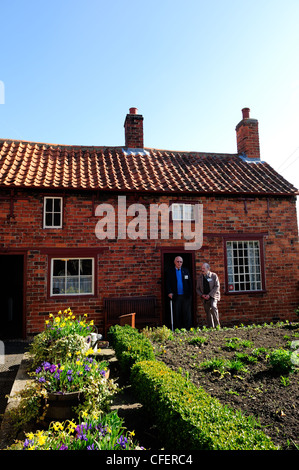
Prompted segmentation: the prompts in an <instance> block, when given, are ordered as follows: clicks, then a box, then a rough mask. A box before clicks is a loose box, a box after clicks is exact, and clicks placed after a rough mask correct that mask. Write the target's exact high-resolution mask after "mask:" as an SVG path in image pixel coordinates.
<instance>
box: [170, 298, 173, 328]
mask: <svg viewBox="0 0 299 470" xmlns="http://www.w3.org/2000/svg"><path fill="white" fill-rule="evenodd" d="M170 318H171V331H173V310H172V299H170Z"/></svg>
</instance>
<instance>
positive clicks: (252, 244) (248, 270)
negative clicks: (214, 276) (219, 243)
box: [226, 240, 263, 292]
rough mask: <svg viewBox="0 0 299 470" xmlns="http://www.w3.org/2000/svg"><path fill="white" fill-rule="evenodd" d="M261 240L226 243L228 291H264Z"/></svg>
mask: <svg viewBox="0 0 299 470" xmlns="http://www.w3.org/2000/svg"><path fill="white" fill-rule="evenodd" d="M260 248H261V246H260V241H259V240H249V241H248V240H235V241H227V242H226V257H227V281H228V286H227V287H228V291H230V292H243V291H261V290H263V280H262V264H261V261H262V260H261V250H260Z"/></svg>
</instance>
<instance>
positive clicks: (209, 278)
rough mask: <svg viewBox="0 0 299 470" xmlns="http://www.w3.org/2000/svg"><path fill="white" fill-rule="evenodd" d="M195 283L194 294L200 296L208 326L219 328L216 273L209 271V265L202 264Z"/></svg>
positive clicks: (218, 295) (217, 280) (218, 298)
mask: <svg viewBox="0 0 299 470" xmlns="http://www.w3.org/2000/svg"><path fill="white" fill-rule="evenodd" d="M201 272H202V273H201V274H200V276H199V278H198V281H197V286H196V292H197V293H198V295H200V297H201V299H202V301H203V306H204V309H205V312H206V315H207V322H208V326H209V327H212V328H215V327H216V326H220V322H219V312H218V306H217V302H218V300H220V282H219V278H218V276H217V274H216V273H213V272H211V271H210V265H209V264H208V263H203V265H202V267H201Z"/></svg>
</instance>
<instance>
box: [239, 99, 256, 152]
mask: <svg viewBox="0 0 299 470" xmlns="http://www.w3.org/2000/svg"><path fill="white" fill-rule="evenodd" d="M249 113H250V109H249V108H243V109H242V114H243V119H242V121H240V122H239V124H238V125H237V127H236V132H237V151H238V154H239V155H242V154H245V155H246V156H247V158H254V159H257V158H258V159H260V144H259V129H258V121H257V119H250V114H249Z"/></svg>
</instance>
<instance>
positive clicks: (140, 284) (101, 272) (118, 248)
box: [0, 190, 299, 335]
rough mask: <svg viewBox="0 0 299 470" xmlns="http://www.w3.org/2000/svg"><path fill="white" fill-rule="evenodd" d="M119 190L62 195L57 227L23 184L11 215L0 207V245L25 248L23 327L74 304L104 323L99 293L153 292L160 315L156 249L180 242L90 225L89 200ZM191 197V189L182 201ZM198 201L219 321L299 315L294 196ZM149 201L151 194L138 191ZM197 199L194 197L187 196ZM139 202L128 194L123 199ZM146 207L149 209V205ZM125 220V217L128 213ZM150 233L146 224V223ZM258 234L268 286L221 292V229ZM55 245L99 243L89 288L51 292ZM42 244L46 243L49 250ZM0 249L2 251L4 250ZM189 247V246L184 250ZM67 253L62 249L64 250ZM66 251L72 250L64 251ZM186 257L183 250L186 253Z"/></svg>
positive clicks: (198, 320) (77, 248) (200, 319)
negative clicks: (100, 233) (78, 292)
mask: <svg viewBox="0 0 299 470" xmlns="http://www.w3.org/2000/svg"><path fill="white" fill-rule="evenodd" d="M117 196H118V195H117V194H114V195H110V196H108V195H107V196H106V197H105V196H104V195H102V196H101V199H100V200H97V199H96V200H95V201H92V197H91V195H89V194H86V195H84V194H82V193H81V194H80V193H76V192H72V193H67V194H66V195H65V196H64V216H63V228H62V229H43V194H42V193H39V192H35V191H33V190H30V191H22V192H21V191H20V192H18V193H17V194H16V196H15V202H14V217H13V218H8V217H7V216H8V214H9V205H8V204H3V206H2V210H1V220H2V222H3V223H2V224H1V228H0V240H1V244H0V249H1V253H16V252H18V251H19V252H26V253H27V256H26V266H27V274H26V279H25V314H26V335H31V334H33V333H36V332H37V331H40V330H41V329H42V328H43V325H44V319H45V317H47V316H48V314H49V313H50V312H52V313H55V312H57V311H58V310H60V309H62V308H65V307H69V306H70V307H71V308H72V309H73V311H74V312H76V313H82V314H83V313H88V314H89V315H90V318H93V319H94V320H95V323H96V325H97V326H98V327H99V330H100V332H101V331H102V330H103V316H104V311H103V298H104V297H109V296H111V297H118V296H128V295H155V296H156V297H157V309H158V312H159V314H160V316H161V322H164V321H165V318H164V317H163V315H164V314H163V305H164V303H163V298H162V292H163V286H162V281H163V272H162V256H161V250H162V253H163V250H164V249H165V250H166V249H168V250H169V249H173V250H175V249H176V248H177V249H178V250H179V251H180V250H181V247H182V245H183V243H184V240H183V238H182V239H181V240H174V239H173V238H172V232H171V231H170V237H169V239H168V240H163V239H162V240H161V239H158V240H150V239H149V238H148V239H146V240H139V239H136V240H131V239H128V238H127V239H125V240H107V239H106V240H99V239H98V238H97V237H96V236H95V226H96V223H97V221H98V220H99V218H98V217H96V216H95V215H94V213H93V208H94V207H96V206H97V204H100V203H103V202H105V203H109V204H111V205H113V206H115V205H116V204H117ZM182 200H183V201H185V202H188V200H189V199H188V197H187V196H184V197H183V198H182V197H180V201H182ZM197 200H198V202H200V203H202V204H203V214H204V215H203V217H204V239H203V246H202V248H201V249H200V250H198V251H196V252H195V254H194V260H195V269H196V275H198V274H199V273H200V266H201V263H202V262H204V261H208V262H209V263H210V264H211V269H212V270H213V271H215V272H217V273H218V275H219V278H220V281H221V293H222V300H221V302H220V304H219V310H220V316H221V323H222V325H232V324H240V323H244V324H246V323H253V322H255V323H258V322H264V321H268V322H269V321H273V320H278V319H280V320H285V319H288V320H296V318H297V316H296V314H295V313H294V312H295V310H296V308H297V307H298V306H299V295H298V292H299V291H298V279H299V272H298V259H299V257H298V255H299V251H298V236H297V233H298V232H297V218H296V206H295V198H294V197H289V198H288V197H273V198H271V199H269V200H267V198H252V200H250V201H247V213H246V211H245V205H244V201H243V200H241V199H240V198H237V197H235V198H234V197H220V196H219V197H207V196H201V197H200V198H197ZM142 201H143V203H145V207H146V208H148V207H149V204H150V202H151V201H152V199H151V197H150V196H146V197H144V198H143V199H142ZM192 201H194V197H192ZM134 202H137V200H136V199H135V198H134V197H133V196H129V195H128V196H127V207H128V205H129V204H132V203H134ZM155 202H156V203H162V202H174V198H173V197H172V198H169V197H167V196H163V197H160V198H158V197H156V198H155ZM148 212H149V211H148ZM127 221H128V222H129V221H130V218H127ZM170 226H171V224H170ZM148 233H149V229H148ZM236 234H240V235H245V234H262V235H263V244H264V252H265V256H264V261H265V281H266V292H262V293H242V294H237V293H226V292H225V258H224V242H223V236H225V235H226V236H228V238H229V236H230V235H236ZM51 249H52V251H53V250H56V249H57V250H58V249H59V250H60V252H59V253H63V251H64V249H65V250H70V249H73V250H74V251H73V256H74V257H76V256H77V255H76V253H80V256H84V252H85V250H90V249H99V252H98V255H97V257H96V259H97V285H96V292H95V295H94V296H86V297H85V296H68V297H66V298H61V297H60V298H53V297H52V298H51V297H50V295H49V260H50V256H49V253H52V252H51ZM47 250H50V252H48V251H47ZM1 253H0V254H1ZM186 253H188V252H186ZM61 256H62V257H64V256H63V255H61ZM68 256H69V257H70V255H68ZM183 257H184V253H183ZM194 324H195V325H196V324H199V325H203V324H205V317H204V311H203V307H202V305H201V301H200V299H196V302H195V312H194Z"/></svg>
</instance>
